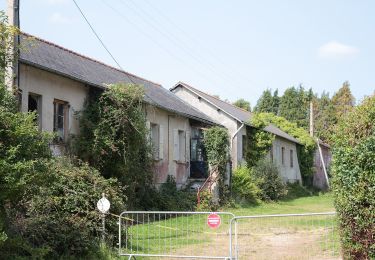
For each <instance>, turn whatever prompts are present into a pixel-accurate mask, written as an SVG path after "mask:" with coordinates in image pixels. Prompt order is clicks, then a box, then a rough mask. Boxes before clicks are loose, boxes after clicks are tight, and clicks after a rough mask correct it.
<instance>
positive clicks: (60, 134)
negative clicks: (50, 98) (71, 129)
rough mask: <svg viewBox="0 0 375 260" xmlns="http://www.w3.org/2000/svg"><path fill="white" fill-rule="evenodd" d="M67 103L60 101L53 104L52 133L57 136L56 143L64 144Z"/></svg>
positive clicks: (66, 126) (66, 124)
mask: <svg viewBox="0 0 375 260" xmlns="http://www.w3.org/2000/svg"><path fill="white" fill-rule="evenodd" d="M68 112H69V107H68V103H67V102H64V101H60V100H55V101H54V102H53V131H54V132H55V133H56V134H57V137H56V141H57V142H58V143H61V142H64V141H65V140H66V136H67V134H68Z"/></svg>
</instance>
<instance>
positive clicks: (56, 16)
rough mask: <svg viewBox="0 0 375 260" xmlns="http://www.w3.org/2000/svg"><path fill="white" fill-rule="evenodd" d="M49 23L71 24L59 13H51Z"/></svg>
mask: <svg viewBox="0 0 375 260" xmlns="http://www.w3.org/2000/svg"><path fill="white" fill-rule="evenodd" d="M49 20H50V22H51V23H54V24H70V23H71V20H70V19H69V18H68V17H66V16H64V15H62V14H61V13H53V14H52V15H51V16H50V18H49Z"/></svg>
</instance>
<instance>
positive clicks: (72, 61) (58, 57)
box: [19, 33, 218, 125]
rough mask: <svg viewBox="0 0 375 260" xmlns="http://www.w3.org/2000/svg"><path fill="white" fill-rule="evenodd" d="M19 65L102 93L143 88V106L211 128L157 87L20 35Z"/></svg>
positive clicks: (196, 112) (206, 120) (194, 111)
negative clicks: (125, 86)
mask: <svg viewBox="0 0 375 260" xmlns="http://www.w3.org/2000/svg"><path fill="white" fill-rule="evenodd" d="M20 41H21V46H22V48H21V51H20V59H19V61H20V62H21V63H24V64H28V65H31V66H34V67H37V68H40V69H43V70H46V71H50V72H52V73H56V74H59V75H62V76H65V77H68V78H71V79H73V80H77V81H80V82H82V83H85V84H87V85H90V86H94V87H98V88H102V89H104V88H105V87H106V85H108V84H115V83H135V84H139V85H143V86H144V88H145V102H147V103H149V104H151V105H154V106H156V107H160V108H162V109H165V110H168V111H170V112H173V113H176V114H179V115H183V116H186V117H188V118H191V119H195V120H198V121H201V122H204V123H208V124H211V125H218V123H217V122H215V121H214V120H213V119H211V118H210V117H208V116H207V115H205V114H204V113H202V112H200V111H199V110H197V109H195V108H194V107H192V106H190V105H189V104H188V103H186V102H185V101H183V100H182V99H180V98H179V97H177V96H176V95H175V94H173V93H171V92H170V91H168V90H167V89H165V88H163V87H162V86H161V85H160V84H157V83H154V82H152V81H149V80H146V79H143V78H141V77H138V76H136V75H134V74H131V73H128V72H125V71H122V70H119V69H117V68H114V67H111V66H109V65H106V64H104V63H102V62H99V61H96V60H94V59H91V58H89V57H86V56H83V55H81V54H79V53H76V52H73V51H71V50H68V49H65V48H63V47H61V46H58V45H56V44H54V43H51V42H48V41H46V40H43V39H40V38H37V37H34V36H32V35H29V34H26V33H23V34H22V35H21V37H20Z"/></svg>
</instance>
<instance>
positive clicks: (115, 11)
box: [101, 0, 219, 84]
mask: <svg viewBox="0 0 375 260" xmlns="http://www.w3.org/2000/svg"><path fill="white" fill-rule="evenodd" d="M101 1H102V3H103V4H104V5H106V6H107V7H108V8H109V9H111V10H112V11H113V12H114V13H116V14H117V15H118V16H119V17H121V18H122V19H124V20H125V21H126V22H128V23H129V24H131V25H132V26H133V27H134V28H136V29H137V31H138V32H139V33H141V34H143V35H144V36H145V37H146V38H148V39H149V40H150V41H152V42H154V43H155V44H156V45H157V46H158V47H159V48H160V49H162V50H163V51H165V52H166V53H167V54H168V55H170V56H171V57H172V58H174V59H175V60H178V61H179V62H181V64H183V65H185V66H188V67H189V69H191V70H192V71H193V72H195V73H197V74H199V75H201V76H202V77H204V78H205V79H206V80H208V81H210V82H214V84H217V83H219V81H217V83H216V82H215V81H216V79H215V80H213V79H211V78H209V77H208V76H207V75H206V74H205V73H203V72H201V71H200V70H198V69H197V68H195V67H194V66H191V65H190V64H188V63H186V62H185V61H184V60H183V59H182V58H180V57H178V56H176V55H175V54H173V53H172V52H171V51H170V50H169V49H167V48H166V47H165V46H163V45H162V44H160V43H159V42H158V41H156V40H155V39H154V38H153V37H152V36H151V35H150V34H148V33H146V32H145V31H144V30H142V28H141V27H140V26H139V24H137V23H134V22H132V21H131V20H130V19H129V18H128V17H127V16H125V15H124V14H123V13H121V12H120V11H119V10H118V9H116V8H114V7H113V6H111V5H110V4H109V3H108V1H106V0H101Z"/></svg>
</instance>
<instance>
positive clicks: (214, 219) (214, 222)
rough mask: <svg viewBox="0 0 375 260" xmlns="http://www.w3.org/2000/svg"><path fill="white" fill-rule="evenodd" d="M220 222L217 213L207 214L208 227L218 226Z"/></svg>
mask: <svg viewBox="0 0 375 260" xmlns="http://www.w3.org/2000/svg"><path fill="white" fill-rule="evenodd" d="M220 224H221V219H220V216H219V215H218V214H215V213H212V214H210V215H208V218H207V225H208V226H209V227H210V228H217V227H219V226H220Z"/></svg>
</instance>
